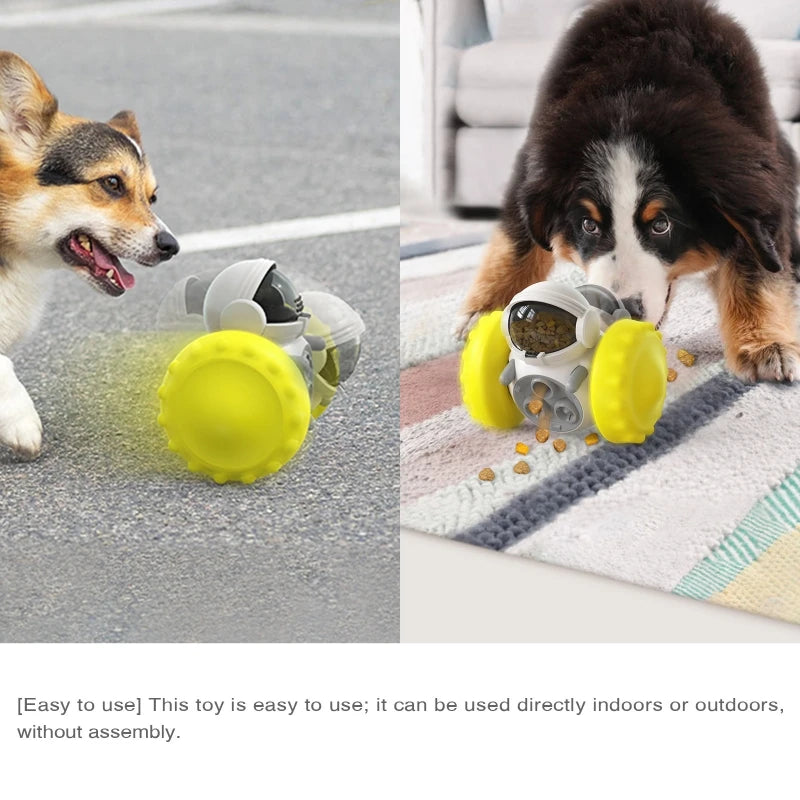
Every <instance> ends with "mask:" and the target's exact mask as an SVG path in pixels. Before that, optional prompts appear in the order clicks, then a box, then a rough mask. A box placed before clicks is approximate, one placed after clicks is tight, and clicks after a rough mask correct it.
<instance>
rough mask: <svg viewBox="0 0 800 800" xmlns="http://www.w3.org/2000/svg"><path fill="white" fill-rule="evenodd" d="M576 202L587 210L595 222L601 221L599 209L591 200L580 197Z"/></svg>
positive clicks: (601, 216)
mask: <svg viewBox="0 0 800 800" xmlns="http://www.w3.org/2000/svg"><path fill="white" fill-rule="evenodd" d="M578 202H579V203H580V204H581V205H582V206H583V207H584V208H585V209H586V210H587V211H588V212H589V216H590V217H591V218H592V219H593V220H594V221H595V222H602V221H603V215H602V214H601V213H600V209H599V208H598V207H597V206H596V205H595V204H594V203H593V202H592V201H591V200H589V198H588V197H582V198H581V199H580V200H578Z"/></svg>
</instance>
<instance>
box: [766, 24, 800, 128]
mask: <svg viewBox="0 0 800 800" xmlns="http://www.w3.org/2000/svg"><path fill="white" fill-rule="evenodd" d="M755 45H756V48H757V49H758V55H759V56H760V58H761V63H762V64H763V65H764V73H765V75H766V76H767V82H768V83H769V90H770V96H771V99H772V105H773V107H774V108H775V113H776V114H777V115H778V119H800V42H798V41H789V40H787V39H757V40H756V42H755Z"/></svg>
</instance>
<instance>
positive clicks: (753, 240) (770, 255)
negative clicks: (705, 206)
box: [717, 206, 783, 272]
mask: <svg viewBox="0 0 800 800" xmlns="http://www.w3.org/2000/svg"><path fill="white" fill-rule="evenodd" d="M717 211H719V213H720V214H721V215H722V216H723V217H724V219H725V221H726V222H727V223H728V224H729V225H730V226H731V227H732V228H733V229H734V230H735V231H736V233H738V234H739V236H740V237H741V238H742V241H743V242H744V243H745V244H746V245H747V247H748V248H749V249H750V251H751V252H752V254H753V256H755V259H756V261H757V262H758V263H759V264H760V265H761V266H762V267H763V268H764V269H765V270H767V272H780V271H781V270H782V269H783V264H781V261H780V257H779V256H778V249H777V247H776V245H775V231H776V226H775V225H774V224H773V223H771V222H769V221H768V220H764V219H759V218H758V217H757V216H755V215H754V214H746V213H745V214H742V213H740V214H735V215H734V214H733V213H730V212H728V211H725V209H723V208H720V207H719V206H718V207H717Z"/></svg>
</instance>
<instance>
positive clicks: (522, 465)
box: [514, 461, 531, 475]
mask: <svg viewBox="0 0 800 800" xmlns="http://www.w3.org/2000/svg"><path fill="white" fill-rule="evenodd" d="M530 471H531V468H530V467H529V466H528V462H527V461H517V463H516V464H514V472H516V473H517V475H527V474H528V473H529V472H530Z"/></svg>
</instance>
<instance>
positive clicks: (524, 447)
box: [515, 442, 530, 463]
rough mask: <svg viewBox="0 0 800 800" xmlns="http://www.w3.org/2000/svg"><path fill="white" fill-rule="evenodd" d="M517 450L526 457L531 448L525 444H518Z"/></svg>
mask: <svg viewBox="0 0 800 800" xmlns="http://www.w3.org/2000/svg"><path fill="white" fill-rule="evenodd" d="M515 449H516V451H517V452H518V453H519V454H520V455H521V456H526V455H528V453H529V452H530V447H528V445H526V444H525V442H517V446H516V448H515ZM520 463H521V462H520Z"/></svg>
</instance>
